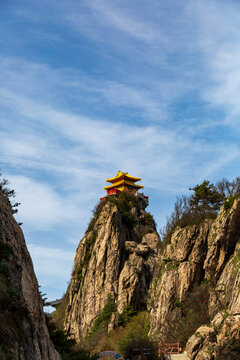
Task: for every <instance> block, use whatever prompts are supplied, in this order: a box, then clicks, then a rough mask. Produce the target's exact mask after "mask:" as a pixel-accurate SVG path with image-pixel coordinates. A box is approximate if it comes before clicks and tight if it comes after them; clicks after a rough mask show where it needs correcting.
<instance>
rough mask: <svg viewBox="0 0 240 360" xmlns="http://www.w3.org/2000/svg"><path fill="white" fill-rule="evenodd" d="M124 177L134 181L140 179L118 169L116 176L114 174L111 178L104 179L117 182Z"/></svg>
mask: <svg viewBox="0 0 240 360" xmlns="http://www.w3.org/2000/svg"><path fill="white" fill-rule="evenodd" d="M124 179H126V180H128V181H131V182H136V181H140V180H141V178H137V177H134V176H131V175H129V174H128V173H123V172H121V171H120V170H119V171H118V173H117V175H116V176H114V177H113V178H111V179H106V182H110V183H116V182H119V181H120V180H124Z"/></svg>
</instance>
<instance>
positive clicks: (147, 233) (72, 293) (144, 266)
mask: <svg viewBox="0 0 240 360" xmlns="http://www.w3.org/2000/svg"><path fill="white" fill-rule="evenodd" d="M134 198H135V199H134ZM118 201H119V200H118V198H117V197H112V198H107V199H105V200H103V201H102V202H101V203H100V205H99V207H98V208H97V210H96V212H95V216H94V219H93V220H92V221H91V223H90V225H89V229H88V230H87V232H86V233H85V235H84V237H83V239H82V240H81V242H80V244H79V246H78V249H77V252H76V256H75V260H74V268H73V274H72V278H71V283H70V285H69V288H68V298H69V302H68V306H67V309H66V319H65V328H66V330H67V331H69V332H70V333H71V334H73V336H74V337H75V338H76V340H77V341H80V340H81V339H82V338H83V337H84V336H85V335H86V333H87V332H88V331H89V330H90V329H91V327H92V326H93V324H94V321H95V320H96V319H97V318H98V316H99V315H100V314H101V312H102V311H103V309H104V307H105V305H106V304H107V301H108V298H109V296H110V297H111V298H112V299H114V300H115V303H116V308H117V311H116V313H115V314H113V316H112V320H111V324H110V328H111V327H113V326H114V325H116V323H117V317H118V314H121V313H122V312H123V311H124V309H125V308H126V306H127V305H131V306H132V307H133V308H134V309H136V310H144V309H146V307H147V300H148V296H147V293H148V290H149V287H150V283H151V280H152V276H153V272H154V267H155V260H156V257H157V252H158V249H159V244H160V239H159V236H158V234H157V233H156V228H155V224H154V221H153V219H152V217H151V215H150V214H148V213H146V212H145V210H144V207H143V206H142V202H141V203H139V201H138V200H137V198H136V197H133V198H132V199H131V198H130V199H128V200H127V201H128V204H129V205H128V207H129V208H127V209H123V208H122V207H121V204H120V203H119V202H118Z"/></svg>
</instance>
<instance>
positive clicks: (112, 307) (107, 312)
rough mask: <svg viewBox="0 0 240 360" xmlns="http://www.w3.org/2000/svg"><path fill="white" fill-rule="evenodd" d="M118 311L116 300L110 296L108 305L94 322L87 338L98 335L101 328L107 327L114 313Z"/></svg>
mask: <svg viewBox="0 0 240 360" xmlns="http://www.w3.org/2000/svg"><path fill="white" fill-rule="evenodd" d="M116 311H117V304H116V303H115V300H114V298H113V297H112V296H111V295H110V294H109V295H108V298H107V304H106V305H105V307H104V309H103V311H102V312H101V314H100V315H99V316H98V318H97V319H96V320H95V321H94V323H93V326H92V328H91V330H90V331H89V333H88V335H87V337H88V338H91V337H92V336H93V334H94V333H97V332H98V331H99V330H100V328H101V326H105V327H107V325H108V323H109V321H110V319H111V316H112V314H113V313H115V312H116Z"/></svg>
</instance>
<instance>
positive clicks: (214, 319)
mask: <svg viewBox="0 0 240 360" xmlns="http://www.w3.org/2000/svg"><path fill="white" fill-rule="evenodd" d="M150 294H151V298H150V301H149V303H148V309H149V311H150V313H151V333H152V334H155V335H156V334H157V335H160V336H161V337H162V338H163V339H165V340H167V339H168V340H169V341H171V340H172V341H174V340H179V337H180V339H181V340H182V341H186V340H187V337H189V336H191V335H192V334H193V335H192V336H191V338H190V339H189V341H188V343H187V352H188V355H189V358H190V359H196V360H201V359H209V360H213V359H216V360H221V359H239V358H240V334H239V333H240V199H238V200H235V202H234V204H233V206H232V208H231V209H230V210H225V209H224V207H222V209H221V211H220V213H219V215H218V217H217V219H216V220H215V221H205V222H204V223H203V224H202V225H201V226H191V227H186V228H184V229H181V228H177V229H176V231H175V232H174V233H173V235H172V238H171V242H170V244H169V245H168V246H167V247H166V248H165V250H164V251H163V252H162V253H161V252H160V253H159V258H158V266H157V267H156V271H155V273H154V278H153V282H152V285H151V289H150ZM206 325H207V326H206Z"/></svg>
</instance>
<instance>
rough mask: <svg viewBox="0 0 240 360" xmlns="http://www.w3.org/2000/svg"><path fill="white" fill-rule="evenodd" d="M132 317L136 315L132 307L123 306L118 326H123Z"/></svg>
mask: <svg viewBox="0 0 240 360" xmlns="http://www.w3.org/2000/svg"><path fill="white" fill-rule="evenodd" d="M134 315H136V310H135V309H134V308H133V307H132V305H127V306H125V308H124V309H123V312H122V313H121V314H120V315H119V317H118V326H125V325H126V324H127V323H128V322H129V321H130V320H131V318H132V317H133V316H134Z"/></svg>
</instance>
